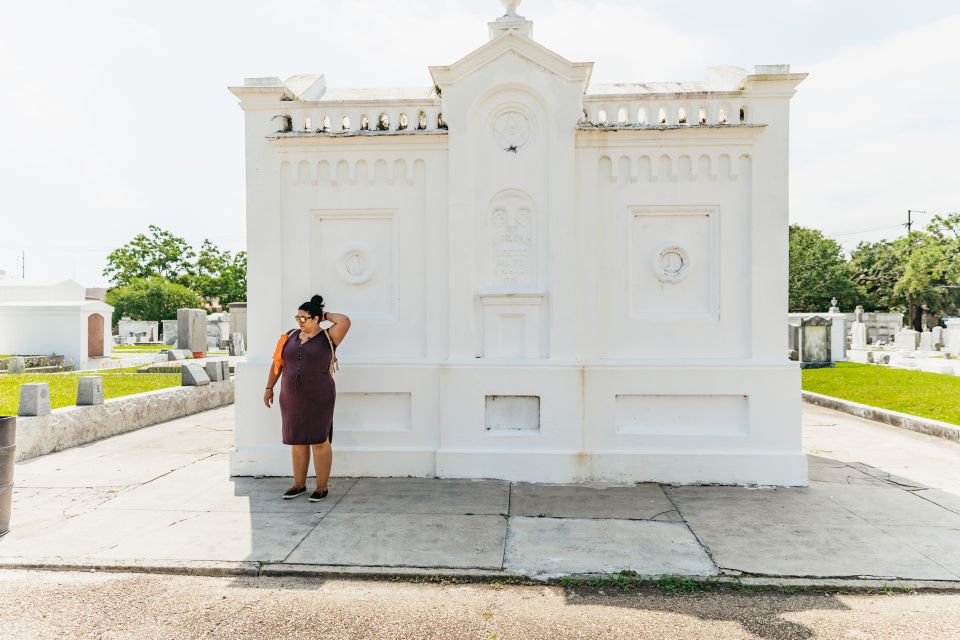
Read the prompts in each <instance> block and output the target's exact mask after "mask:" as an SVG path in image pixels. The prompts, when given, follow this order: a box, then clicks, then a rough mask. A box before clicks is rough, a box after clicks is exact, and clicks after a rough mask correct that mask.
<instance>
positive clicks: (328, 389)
mask: <svg viewBox="0 0 960 640" xmlns="http://www.w3.org/2000/svg"><path fill="white" fill-rule="evenodd" d="M332 358H333V352H332V351H331V350H330V342H329V341H328V340H327V337H326V336H325V335H323V331H321V332H320V333H318V334H317V335H315V336H313V337H312V338H310V339H309V340H307V341H306V342H304V343H303V344H301V343H300V330H299V329H297V330H296V331H294V332H293V333H292V334H291V335H290V338H289V339H288V340H287V343H286V344H285V345H284V346H283V373H282V376H281V380H280V415H281V417H282V418H283V444H320V443H322V442H326V441H327V440H330V441H331V442H333V405H334V402H335V401H336V399H337V386H336V385H335V384H334V382H333V376H332V375H330V361H331V359H332Z"/></svg>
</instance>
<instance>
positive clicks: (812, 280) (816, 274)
mask: <svg viewBox="0 0 960 640" xmlns="http://www.w3.org/2000/svg"><path fill="white" fill-rule="evenodd" d="M850 275H851V274H850V269H849V267H848V266H847V261H846V259H845V258H844V255H843V250H842V249H841V247H840V245H839V244H838V243H837V242H836V241H835V240H830V239H829V238H825V237H824V236H823V233H822V232H821V231H818V230H817V229H808V228H806V227H801V226H800V225H795V224H792V225H790V277H789V286H790V310H791V311H826V310H827V309H828V308H829V307H830V299H831V298H834V297H836V298H837V301H838V304H839V305H840V306H841V307H846V308H850V307H852V306H854V305H855V304H857V301H858V300H859V298H860V297H861V295H862V291H860V290H859V289H858V287H857V285H855V284H854V283H853V280H852V279H851V277H850Z"/></svg>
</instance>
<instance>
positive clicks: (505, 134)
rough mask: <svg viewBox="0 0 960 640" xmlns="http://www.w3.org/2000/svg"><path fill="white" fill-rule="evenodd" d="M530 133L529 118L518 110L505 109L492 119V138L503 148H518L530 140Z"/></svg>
mask: <svg viewBox="0 0 960 640" xmlns="http://www.w3.org/2000/svg"><path fill="white" fill-rule="evenodd" d="M532 134H533V127H532V125H531V124H530V118H528V117H527V116H526V114H524V113H522V112H520V111H519V110H516V109H506V110H504V111H501V112H500V113H498V114H497V115H496V116H495V117H494V119H493V138H494V140H495V141H496V143H497V145H498V146H499V147H501V148H503V149H510V150H511V151H515V150H517V149H519V148H520V147H522V146H523V145H525V144H527V143H528V142H529V141H530V138H531V136H532Z"/></svg>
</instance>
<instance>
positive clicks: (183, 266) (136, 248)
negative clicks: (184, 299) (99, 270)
mask: <svg viewBox="0 0 960 640" xmlns="http://www.w3.org/2000/svg"><path fill="white" fill-rule="evenodd" d="M148 229H149V233H150V235H146V234H143V233H141V234H137V236H135V237H134V239H133V240H131V241H130V242H128V243H127V244H125V245H123V246H122V247H120V248H119V249H116V250H114V251H113V252H111V253H110V255H108V256H107V268H106V269H104V270H103V275H104V276H105V277H107V278H109V279H110V283H111V284H112V285H113V286H115V287H121V286H125V285H128V284H130V283H131V282H132V281H133V280H136V279H138V278H150V277H153V276H159V277H161V278H165V279H167V280H170V281H171V282H177V283H179V284H182V285H185V286H186V285H189V284H190V276H191V274H192V271H193V264H192V262H191V261H192V259H193V258H194V256H195V255H196V254H195V253H194V251H193V248H192V247H191V246H190V245H189V244H188V243H187V241H186V240H184V239H183V238H181V237H179V236H175V235H173V234H172V233H170V232H169V231H165V230H163V229H161V228H159V227H157V226H154V225H150V226H149V228H148Z"/></svg>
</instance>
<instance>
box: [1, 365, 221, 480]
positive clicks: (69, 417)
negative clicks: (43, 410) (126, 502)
mask: <svg viewBox="0 0 960 640" xmlns="http://www.w3.org/2000/svg"><path fill="white" fill-rule="evenodd" d="M232 403H233V381H232V380H231V381H224V382H214V383H211V384H209V385H204V386H202V387H168V388H166V389H158V390H156V391H147V392H145V393H137V394H133V395H129V396H123V397H121V398H111V399H110V400H107V401H105V402H104V403H103V404H98V405H92V406H83V407H76V406H73V407H63V408H61V409H54V410H53V411H51V412H50V413H49V414H48V415H45V416H39V417H18V418H17V449H16V459H15V461H16V462H23V461H24V460H30V459H31V458H36V457H39V456H42V455H46V454H48V453H53V452H55V451H62V450H64V449H70V448H71V447H76V446H79V445H82V444H87V443H89V442H93V441H95V440H102V439H103V438H109V437H111V436H115V435H119V434H121V433H127V432H129V431H135V430H137V429H142V428H143V427H149V426H152V425H155V424H158V423H160V422H166V421H168V420H174V419H176V418H182V417H184V416H189V415H193V414H194V413H199V412H201V411H207V410H209V409H216V408H217V407H222V406H225V405H228V404H232Z"/></svg>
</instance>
